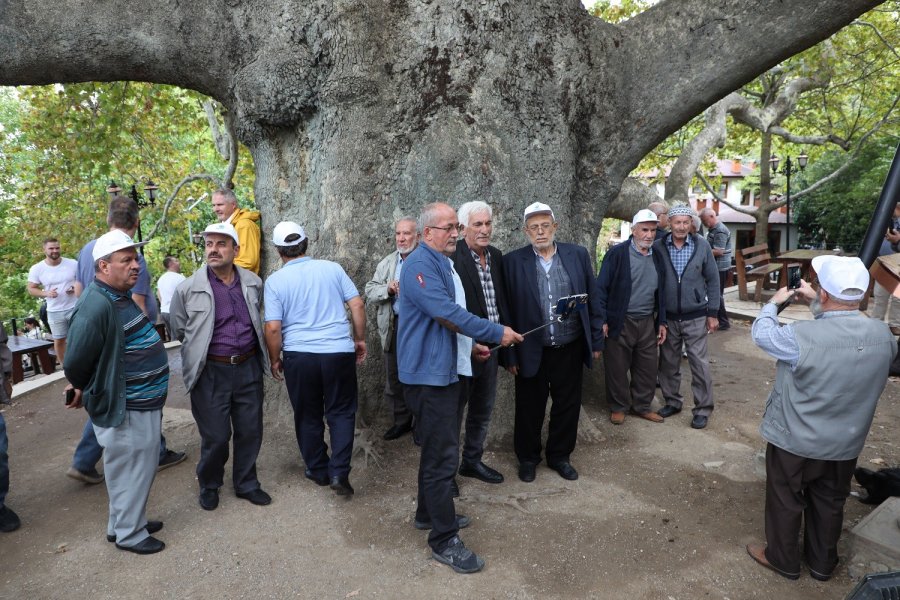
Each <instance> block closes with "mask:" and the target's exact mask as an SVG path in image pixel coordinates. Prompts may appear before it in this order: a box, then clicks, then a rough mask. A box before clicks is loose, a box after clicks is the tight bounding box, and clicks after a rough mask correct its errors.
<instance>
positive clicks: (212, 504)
mask: <svg viewBox="0 0 900 600" xmlns="http://www.w3.org/2000/svg"><path fill="white" fill-rule="evenodd" d="M217 506H219V490H217V489H215V488H203V489H202V490H200V508H202V509H203V510H216V507H217Z"/></svg>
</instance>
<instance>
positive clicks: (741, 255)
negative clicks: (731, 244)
mask: <svg viewBox="0 0 900 600" xmlns="http://www.w3.org/2000/svg"><path fill="white" fill-rule="evenodd" d="M734 261H735V263H736V266H737V280H738V298H740V299H741V300H749V299H750V294H749V293H748V292H747V282H748V281H755V282H756V293H755V295H754V300H756V301H757V302H762V291H763V288H768V289H776V288H775V287H774V286H773V284H772V282H771V278H770V275H771V274H772V273H778V272H780V271H781V269H782V264H781V263H777V262H775V263H773V262H772V257H771V255H770V254H769V247H768V246H767V245H766V244H757V245H756V246H751V247H749V248H744V249H743V250H740V251H738V252H737V254H736V255H735V257H734Z"/></svg>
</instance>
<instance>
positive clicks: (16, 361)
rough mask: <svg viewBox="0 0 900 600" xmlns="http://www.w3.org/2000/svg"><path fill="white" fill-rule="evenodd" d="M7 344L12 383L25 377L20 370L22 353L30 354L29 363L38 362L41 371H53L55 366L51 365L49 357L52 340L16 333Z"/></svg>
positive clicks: (51, 360) (51, 361)
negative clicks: (10, 356) (10, 359)
mask: <svg viewBox="0 0 900 600" xmlns="http://www.w3.org/2000/svg"><path fill="white" fill-rule="evenodd" d="M7 345H8V346H9V349H10V350H11V351H12V355H13V370H12V380H13V383H19V382H20V381H22V380H23V379H25V372H24V371H23V370H22V355H24V354H30V355H31V364H32V365H34V364H35V363H36V362H37V363H39V364H40V365H41V371H43V372H44V373H45V374H47V373H52V372H53V371H54V369H55V367H54V365H53V359H52V358H50V348H52V347H53V342H48V341H46V340H35V339H32V338H27V337H25V336H22V335H17V336H13V337H11V338H9V342H8V343H7Z"/></svg>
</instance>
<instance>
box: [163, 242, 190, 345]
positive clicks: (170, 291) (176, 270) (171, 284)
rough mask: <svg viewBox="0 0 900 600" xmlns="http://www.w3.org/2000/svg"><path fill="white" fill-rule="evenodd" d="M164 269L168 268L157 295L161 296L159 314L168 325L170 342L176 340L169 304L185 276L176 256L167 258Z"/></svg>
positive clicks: (167, 332)
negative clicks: (170, 323) (170, 322)
mask: <svg viewBox="0 0 900 600" xmlns="http://www.w3.org/2000/svg"><path fill="white" fill-rule="evenodd" d="M163 267H165V268H166V272H165V273H163V274H162V275H160V276H159V280H157V282H156V295H157V296H159V313H160V314H161V315H162V318H163V321H164V322H165V323H166V335H167V336H168V339H169V340H174V339H175V336H174V335H172V327H171V325H169V304H171V302H172V296H173V295H174V294H175V288H177V287H178V284H179V283H181V282H182V281H184V280H185V276H184V275H182V274H181V262H179V260H178V259H177V258H175V257H174V256H167V257H165V258H164V259H163Z"/></svg>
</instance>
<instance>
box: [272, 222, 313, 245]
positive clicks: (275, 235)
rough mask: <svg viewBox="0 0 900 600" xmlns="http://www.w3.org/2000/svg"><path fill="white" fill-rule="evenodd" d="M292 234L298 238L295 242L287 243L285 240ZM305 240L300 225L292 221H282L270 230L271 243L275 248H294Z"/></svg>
mask: <svg viewBox="0 0 900 600" xmlns="http://www.w3.org/2000/svg"><path fill="white" fill-rule="evenodd" d="M294 234H297V235H299V236H300V237H298V238H297V239H296V240H291V241H290V242H289V241H287V238H288V237H289V236H291V235H294ZM305 239H306V232H305V231H303V228H302V227H301V226H300V225H298V224H296V223H294V222H293V221H282V222H281V223H279V224H278V225H276V226H275V229H273V230H272V243H273V244H275V245H276V246H296V245H297V244H299V243H300V242H302V241H303V240H305Z"/></svg>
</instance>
